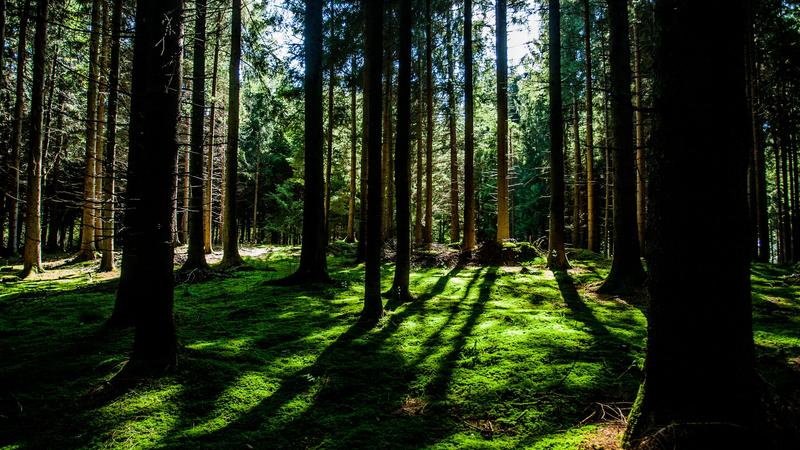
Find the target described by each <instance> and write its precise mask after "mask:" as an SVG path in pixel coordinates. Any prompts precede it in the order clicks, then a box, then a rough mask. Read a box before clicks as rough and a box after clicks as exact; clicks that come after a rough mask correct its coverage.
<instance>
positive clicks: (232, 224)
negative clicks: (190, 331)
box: [220, 0, 243, 267]
mask: <svg viewBox="0 0 800 450" xmlns="http://www.w3.org/2000/svg"><path fill="white" fill-rule="evenodd" d="M231 2H232V3H231V5H232V8H233V9H232V12H231V58H230V66H229V68H228V76H229V78H228V140H227V141H228V143H227V145H226V147H225V196H224V200H223V203H224V205H223V218H222V221H223V223H222V261H220V266H222V267H236V266H240V265H242V263H243V262H242V257H241V256H239V235H238V227H237V222H236V183H237V180H238V178H239V83H240V81H239V64H240V63H241V60H242V1H241V0H231Z"/></svg>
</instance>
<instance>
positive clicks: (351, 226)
mask: <svg viewBox="0 0 800 450" xmlns="http://www.w3.org/2000/svg"><path fill="white" fill-rule="evenodd" d="M350 67H351V73H350V75H351V78H350V84H351V86H350V195H349V196H348V201H347V236H346V237H345V242H351V243H352V242H355V241H356V235H355V221H356V170H357V163H356V161H357V156H356V150H357V142H358V131H357V129H356V128H357V127H356V121H357V117H356V116H357V114H356V84H357V83H356V79H357V77H358V75H357V71H356V58H355V56H353V59H352V63H351V65H350Z"/></svg>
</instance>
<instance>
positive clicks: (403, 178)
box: [391, 0, 412, 302]
mask: <svg viewBox="0 0 800 450" xmlns="http://www.w3.org/2000/svg"><path fill="white" fill-rule="evenodd" d="M411 27H412V20H411V0H401V1H400V46H399V48H398V52H399V58H398V59H399V61H400V70H399V72H398V78H397V145H396V147H395V159H394V182H395V195H396V205H397V216H396V217H397V256H396V258H395V271H394V283H393V284H392V290H391V296H392V297H394V298H395V299H396V300H398V301H400V302H407V301H409V300H410V299H411V294H410V293H409V291H408V283H409V276H410V272H411V188H410V186H409V181H410V180H409V178H410V176H411V171H410V167H409V161H410V153H411V152H410V148H411Z"/></svg>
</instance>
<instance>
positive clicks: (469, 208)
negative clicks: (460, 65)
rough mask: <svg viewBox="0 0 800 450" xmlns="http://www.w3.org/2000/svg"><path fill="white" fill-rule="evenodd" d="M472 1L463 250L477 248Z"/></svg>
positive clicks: (467, 4)
mask: <svg viewBox="0 0 800 450" xmlns="http://www.w3.org/2000/svg"><path fill="white" fill-rule="evenodd" d="M472 77H473V75H472V0H464V242H463V249H464V251H466V252H471V251H472V250H473V249H474V248H475V166H474V158H475V155H474V152H475V142H474V133H475V131H474V110H475V104H474V99H473V79H472Z"/></svg>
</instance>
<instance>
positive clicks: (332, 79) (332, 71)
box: [324, 28, 336, 244]
mask: <svg viewBox="0 0 800 450" xmlns="http://www.w3.org/2000/svg"><path fill="white" fill-rule="evenodd" d="M331 41H333V28H331ZM335 85H336V67H335V66H334V64H333V55H332V54H330V55H328V131H327V139H326V141H327V146H328V152H327V157H326V160H325V211H324V212H325V243H326V244H327V243H328V241H329V240H330V237H331V230H330V218H329V216H330V213H331V172H332V171H333V119H334V117H333V114H334V112H333V87H334V86H335Z"/></svg>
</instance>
